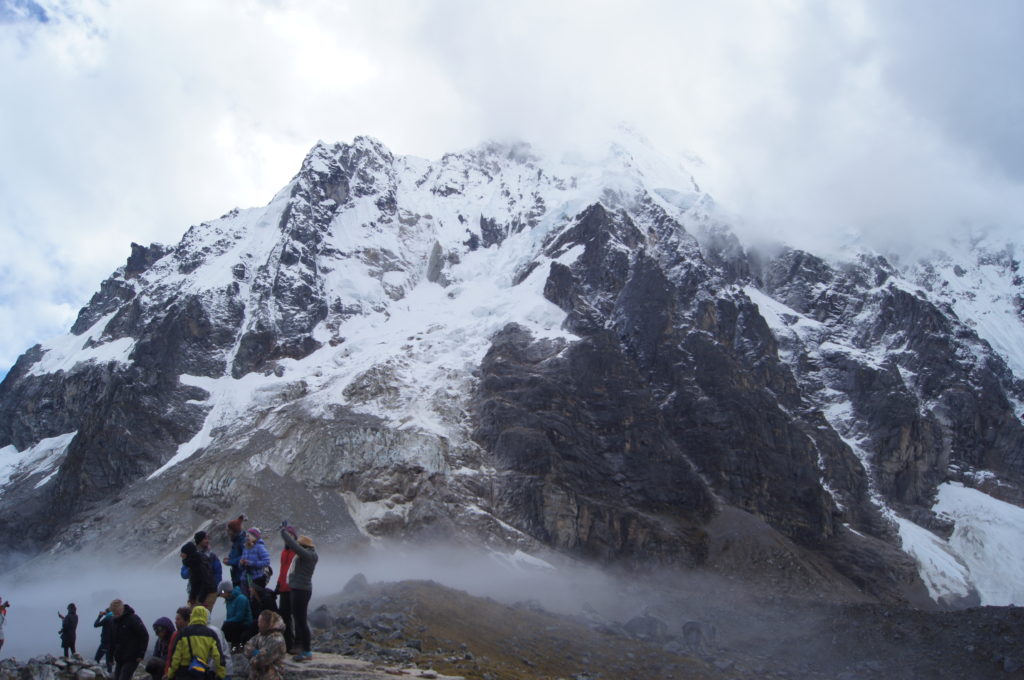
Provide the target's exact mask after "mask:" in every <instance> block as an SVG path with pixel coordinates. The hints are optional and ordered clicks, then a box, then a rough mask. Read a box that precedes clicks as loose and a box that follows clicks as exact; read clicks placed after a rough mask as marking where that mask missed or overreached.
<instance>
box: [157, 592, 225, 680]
mask: <svg viewBox="0 0 1024 680" xmlns="http://www.w3.org/2000/svg"><path fill="white" fill-rule="evenodd" d="M209 619H210V612H209V610H207V609H206V607H204V606H202V605H196V606H195V607H193V608H192V615H191V616H190V617H189V622H188V625H187V626H185V628H184V630H182V631H181V632H180V633H179V634H178V637H177V639H176V640H175V642H174V651H173V652H171V665H170V668H169V669H168V671H167V677H168V678H178V679H179V680H186V679H190V678H193V677H196V678H197V680H199V677H200V676H198V675H196V672H195V671H194V670H192V669H190V666H192V665H193V659H198V660H199V661H201V662H202V663H204V664H205V665H206V667H207V668H208V669H210V670H213V671H214V674H215V675H216V676H217V677H218V678H224V677H225V676H226V675H227V669H226V668H225V667H224V654H223V653H222V652H221V649H220V642H219V641H218V640H217V634H216V633H214V632H213V631H212V630H210V628H209V626H207V625H206V624H207V622H208V621H209ZM202 677H206V675H205V673H204V675H203V676H202Z"/></svg>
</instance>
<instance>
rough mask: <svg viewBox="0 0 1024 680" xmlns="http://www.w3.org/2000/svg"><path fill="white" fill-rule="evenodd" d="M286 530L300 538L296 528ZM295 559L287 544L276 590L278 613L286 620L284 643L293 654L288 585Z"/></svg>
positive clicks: (293, 552)
mask: <svg viewBox="0 0 1024 680" xmlns="http://www.w3.org/2000/svg"><path fill="white" fill-rule="evenodd" d="M284 530H285V531H287V532H288V533H289V534H291V537H292V538H298V537H299V535H298V534H297V533H296V532H295V527H290V526H286V527H285V528H284ZM293 559H295V551H294V550H292V549H291V548H289V547H288V545H287V544H285V546H284V550H282V551H281V569H280V570H279V571H278V572H277V586H276V587H275V588H274V592H275V593H277V598H278V600H277V601H278V604H277V613H278V614H280V615H281V618H282V619H284V642H285V645H287V649H288V652H289V653H292V650H293V649H294V648H295V628H294V627H293V626H292V589H291V587H290V586H289V585H288V570H289V569H290V568H291V566H292V560H293Z"/></svg>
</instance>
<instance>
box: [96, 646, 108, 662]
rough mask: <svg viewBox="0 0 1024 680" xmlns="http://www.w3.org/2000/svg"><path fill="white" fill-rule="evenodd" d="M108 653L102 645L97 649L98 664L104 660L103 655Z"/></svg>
mask: <svg viewBox="0 0 1024 680" xmlns="http://www.w3.org/2000/svg"><path fill="white" fill-rule="evenodd" d="M106 651H107V650H106V649H104V648H103V645H102V644H100V646H99V647H97V648H96V663H99V662H100V659H102V658H103V655H104V654H105V653H106Z"/></svg>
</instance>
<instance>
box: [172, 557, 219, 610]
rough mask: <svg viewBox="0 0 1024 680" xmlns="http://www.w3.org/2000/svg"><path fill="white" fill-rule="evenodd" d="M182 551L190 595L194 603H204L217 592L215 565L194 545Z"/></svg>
mask: <svg viewBox="0 0 1024 680" xmlns="http://www.w3.org/2000/svg"><path fill="white" fill-rule="evenodd" d="M181 551H182V552H183V553H185V559H183V560H182V561H181V562H182V564H184V565H185V566H186V567H188V594H189V597H190V598H191V599H192V600H193V601H194V602H202V601H203V600H205V599H206V596H207V595H209V594H210V593H215V592H217V583H215V582H214V577H213V565H211V564H210V560H209V559H208V558H207V557H206V555H203V554H202V553H201V552H199V550H198V549H197V548H196V546H195V544H193V543H186V544H185V545H183V546H182V548H181Z"/></svg>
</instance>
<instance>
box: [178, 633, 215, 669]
mask: <svg viewBox="0 0 1024 680" xmlns="http://www.w3.org/2000/svg"><path fill="white" fill-rule="evenodd" d="M185 642H186V643H188V654H189V656H190V657H192V660H191V661H189V662H188V666H186V667H185V668H183V669H181V670H179V671H178V672H177V673H175V677H176V678H187V679H188V680H216V678H217V669H216V668H214V666H213V664H211V663H210V660H209V659H200V658H199V657H198V656H196V654H195V652H193V651H192V636H191V635H188V636H186V637H185Z"/></svg>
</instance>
